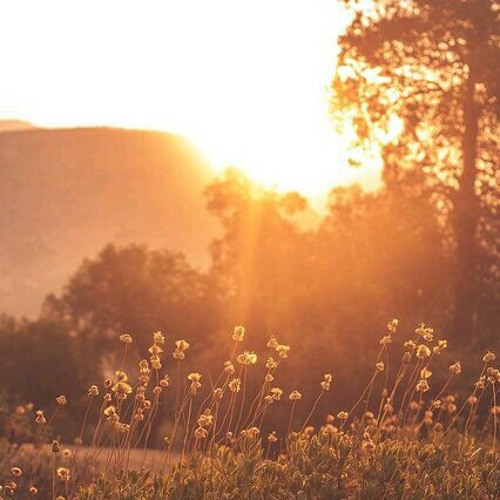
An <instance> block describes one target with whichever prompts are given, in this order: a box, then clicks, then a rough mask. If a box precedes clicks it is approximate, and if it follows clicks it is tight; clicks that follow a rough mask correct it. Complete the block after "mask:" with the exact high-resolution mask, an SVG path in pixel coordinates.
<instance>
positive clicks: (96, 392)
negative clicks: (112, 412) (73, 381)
mask: <svg viewBox="0 0 500 500" xmlns="http://www.w3.org/2000/svg"><path fill="white" fill-rule="evenodd" d="M87 394H88V395H89V397H91V398H92V397H94V396H99V387H97V385H91V386H90V387H89V390H88V392H87Z"/></svg>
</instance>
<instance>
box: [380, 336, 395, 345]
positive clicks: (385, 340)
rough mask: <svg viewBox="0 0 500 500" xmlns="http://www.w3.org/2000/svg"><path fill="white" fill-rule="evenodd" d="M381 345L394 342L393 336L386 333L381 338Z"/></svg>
mask: <svg viewBox="0 0 500 500" xmlns="http://www.w3.org/2000/svg"><path fill="white" fill-rule="evenodd" d="M379 343H380V345H389V344H392V337H391V336H390V335H385V336H383V337H382V338H381V339H380V342H379Z"/></svg>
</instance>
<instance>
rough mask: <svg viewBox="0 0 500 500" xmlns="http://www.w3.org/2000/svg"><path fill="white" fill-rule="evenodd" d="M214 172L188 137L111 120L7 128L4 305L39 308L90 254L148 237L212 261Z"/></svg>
mask: <svg viewBox="0 0 500 500" xmlns="http://www.w3.org/2000/svg"><path fill="white" fill-rule="evenodd" d="M211 175H212V174H211V171H210V169H209V168H208V166H207V165H206V164H205V163H204V161H203V160H202V158H201V157H200V156H199V155H198V154H197V153H196V151H195V150H194V148H193V147H192V146H191V145H190V144H189V143H188V142H187V141H186V140H184V139H181V138H179V137H176V136H173V135H169V134H165V133H160V132H150V131H136V130H122V129H111V128H82V129H59V130H50V129H31V130H22V131H10V132H7V131H4V132H2V133H0V313H1V312H5V313H8V314H16V315H27V316H33V315H36V314H37V313H38V312H39V309H40V305H41V303H42V301H43V299H44V297H45V296H46V294H47V293H49V292H57V291H59V290H60V288H61V286H62V285H63V284H64V283H65V282H66V280H67V279H68V277H69V275H70V274H71V273H72V272H73V271H75V270H76V268H77V266H78V265H79V264H80V262H81V261H82V259H83V258H84V257H87V256H89V257H90V256H95V254H96V253H97V252H98V251H99V250H100V249H101V248H102V247H103V246H104V245H105V244H107V243H110V242H115V243H118V244H123V243H128V242H144V243H147V244H149V245H150V246H151V247H158V246H167V247H168V248H170V249H173V250H182V251H184V252H185V253H186V255H187V256H188V258H189V259H190V260H192V261H193V262H194V263H197V264H199V265H202V264H203V263H204V262H205V261H206V260H207V256H208V254H207V245H208V243H209V241H210V239H211V238H212V237H213V236H214V234H216V221H215V220H213V219H212V218H211V217H210V216H209V214H208V212H207V211H206V210H205V208H204V207H205V200H204V198H203V196H202V191H203V189H204V187H205V186H206V184H207V183H209V182H210V179H211Z"/></svg>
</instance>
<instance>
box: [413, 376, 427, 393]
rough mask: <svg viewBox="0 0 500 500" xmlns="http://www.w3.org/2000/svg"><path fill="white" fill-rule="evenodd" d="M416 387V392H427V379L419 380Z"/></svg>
mask: <svg viewBox="0 0 500 500" xmlns="http://www.w3.org/2000/svg"><path fill="white" fill-rule="evenodd" d="M416 389H417V392H427V391H428V390H429V389H430V387H429V384H428V382H427V380H425V379H422V380H420V381H419V382H418V384H417V387H416Z"/></svg>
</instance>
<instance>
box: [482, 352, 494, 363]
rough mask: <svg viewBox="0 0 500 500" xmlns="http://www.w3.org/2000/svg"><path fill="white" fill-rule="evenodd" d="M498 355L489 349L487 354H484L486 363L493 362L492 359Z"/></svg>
mask: <svg viewBox="0 0 500 500" xmlns="http://www.w3.org/2000/svg"><path fill="white" fill-rule="evenodd" d="M495 359H496V356H495V354H494V353H493V352H491V351H487V352H486V354H485V355H484V356H483V361H484V362H485V363H491V362H492V361H495Z"/></svg>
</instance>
